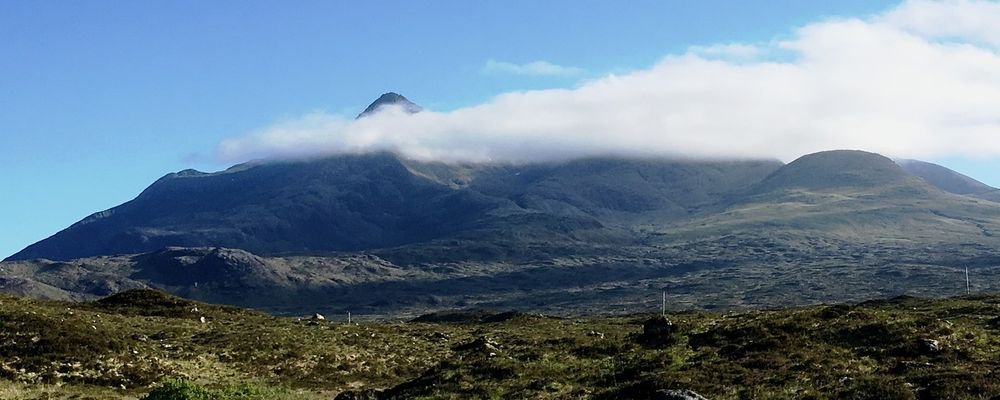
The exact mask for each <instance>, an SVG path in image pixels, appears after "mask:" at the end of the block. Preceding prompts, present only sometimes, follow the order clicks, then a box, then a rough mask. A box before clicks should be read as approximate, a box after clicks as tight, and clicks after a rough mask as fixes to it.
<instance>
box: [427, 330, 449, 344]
mask: <svg viewBox="0 0 1000 400" xmlns="http://www.w3.org/2000/svg"><path fill="white" fill-rule="evenodd" d="M450 338H451V337H450V336H448V334H447V333H443V332H434V333H432V334H431V337H430V339H431V340H433V341H435V342H447V341H448V339H450Z"/></svg>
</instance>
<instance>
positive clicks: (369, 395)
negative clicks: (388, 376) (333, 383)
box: [333, 389, 384, 400]
mask: <svg viewBox="0 0 1000 400" xmlns="http://www.w3.org/2000/svg"><path fill="white" fill-rule="evenodd" d="M383 392H384V391H383V390H382V389H365V390H348V391H346V392H340V394H338V395H337V397H334V398H333V400H378V399H379V398H380V397H382V394H383Z"/></svg>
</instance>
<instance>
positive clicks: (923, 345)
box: [920, 339, 941, 353]
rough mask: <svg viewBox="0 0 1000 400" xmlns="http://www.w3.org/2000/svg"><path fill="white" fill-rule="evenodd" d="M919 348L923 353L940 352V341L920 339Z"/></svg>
mask: <svg viewBox="0 0 1000 400" xmlns="http://www.w3.org/2000/svg"><path fill="white" fill-rule="evenodd" d="M920 350H921V351H923V352H925V353H940V352H941V342H939V341H937V340H934V339H920Z"/></svg>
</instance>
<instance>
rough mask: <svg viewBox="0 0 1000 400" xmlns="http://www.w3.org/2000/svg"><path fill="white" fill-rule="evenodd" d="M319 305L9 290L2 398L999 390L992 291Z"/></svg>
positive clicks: (0, 336) (952, 395)
mask: <svg viewBox="0 0 1000 400" xmlns="http://www.w3.org/2000/svg"><path fill="white" fill-rule="evenodd" d="M327 317H328V318H326V319H322V320H320V319H318V318H317V319H311V318H289V317H273V316H269V315H266V314H262V313H258V312H253V311H247V310H242V309H237V308H231V307H222V306H213V305H208V304H202V303H195V302H191V301H187V300H182V299H180V298H176V297H173V296H170V295H167V294H164V293H162V292H156V291H149V290H137V291H128V292H124V293H121V294H118V295H115V296H112V297H109V298H105V299H102V300H99V301H96V302H88V303H68V302H57V301H43V300H31V299H26V298H21V297H11V296H2V297H0V378H2V380H0V397H3V398H19V399H49V398H56V399H59V398H66V399H69V398H73V399H105V398H123V399H124V398H143V397H144V396H146V394H147V393H149V392H150V391H153V390H157V392H154V393H153V395H150V397H149V398H150V399H162V398H170V399H183V398H219V399H230V398H231V399H237V398H243V399H250V398H317V399H319V398H324V399H328V398H332V397H335V396H337V395H341V396H342V397H341V398H553V399H555V398H594V399H611V398H657V397H656V396H661V397H660V398H668V397H664V396H666V393H667V392H665V391H667V390H691V391H694V392H697V393H698V394H700V395H702V396H705V397H706V398H710V399H739V398H817V399H821V398H856V399H864V398H872V399H875V398H878V399H917V398H919V399H964V398H967V399H990V398H996V396H1000V376H998V372H997V371H998V368H1000V297H997V296H965V297H959V298H949V299H938V300H930V299H918V298H909V297H900V298H893V299H890V300H884V301H873V302H866V303H861V304H857V305H820V306H811V307H804V308H790V309H783V310H772V311H746V312H729V313H718V312H685V313H672V314H668V315H667V318H669V320H670V321H671V322H672V324H667V323H666V322H665V321H664V320H661V319H660V317H658V316H655V317H654V316H653V315H640V314H635V315H628V316H616V317H581V318H556V317H547V316H542V315H536V314H523V313H513V312H509V313H490V312H481V311H463V312H447V313H436V314H428V315H424V316H421V317H419V318H417V319H415V320H412V321H408V322H393V321H377V322H374V321H363V322H357V321H354V323H351V324H348V323H346V321H344V319H346V315H345V316H343V318H341V317H340V316H338V317H336V318H335V317H333V316H330V315H328V316H327ZM202 318H204V321H203V320H202ZM170 391H175V393H172V394H173V395H177V394H178V393H180V392H184V391H187V393H188V394H189V396H188V397H183V396H181V397H167V396H168V395H170V394H171V393H167V392H170ZM345 391H346V392H348V393H343V392H345ZM191 393H201V395H202V397H196V396H195V395H192V394H191ZM350 396H353V397H350ZM363 396H369V397H363Z"/></svg>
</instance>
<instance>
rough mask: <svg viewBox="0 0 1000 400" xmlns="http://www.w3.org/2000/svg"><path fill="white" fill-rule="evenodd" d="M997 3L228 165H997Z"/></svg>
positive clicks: (346, 123)
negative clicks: (603, 160)
mask: <svg viewBox="0 0 1000 400" xmlns="http://www.w3.org/2000/svg"><path fill="white" fill-rule="evenodd" d="M998 49H1000V3H997V2H993V1H973V0H967V1H945V2H938V1H925V0H917V1H908V2H905V3H903V4H901V5H899V6H898V7H896V8H894V9H892V10H889V11H887V12H884V13H882V14H880V15H875V16H870V17H866V18H863V19H862V18H854V19H835V20H826V21H819V22H815V23H812V24H809V25H806V26H803V27H800V28H798V29H796V30H795V31H793V32H792V34H791V35H790V36H789V38H788V39H786V40H780V41H778V40H776V41H774V42H772V43H765V44H754V43H724V44H715V45H711V44H710V45H706V46H699V47H692V48H691V49H690V50H689V51H687V52H685V53H684V54H675V55H668V56H666V57H665V58H663V59H662V60H661V61H660V62H659V63H657V64H656V65H654V66H652V67H650V68H647V69H642V70H637V71H634V72H630V73H625V74H612V75H608V76H605V77H602V78H599V79H595V80H590V81H586V82H583V83H581V84H579V85H578V86H577V87H575V88H571V89H552V90H536V91H524V92H512V93H505V94H501V95H499V96H497V97H495V98H494V99H492V100H491V101H489V102H487V103H484V104H480V105H476V106H471V107H466V108H461V109H457V110H454V111H448V112H434V111H431V110H429V111H424V112H421V113H418V114H412V115H411V114H408V113H405V112H402V111H401V110H394V109H391V108H389V109H387V110H386V111H385V112H382V113H379V114H377V115H374V116H371V117H368V118H362V119H360V120H356V121H355V120H353V119H351V118H350V117H347V116H343V115H334V114H326V113H314V114H309V115H306V116H303V117H301V118H298V119H295V120H290V121H284V122H280V123H277V124H275V125H273V126H270V127H267V128H265V129H262V130H261V131H259V132H257V133H254V134H251V135H249V136H245V137H237V138H232V139H228V140H226V141H224V142H223V143H222V144H221V145H220V146H219V148H218V153H219V156H220V157H221V158H222V159H225V160H227V161H242V160H246V159H251V158H261V157H301V156H316V155H325V154H337V153H350V152H367V151H377V150H391V151H397V152H400V153H402V154H404V155H406V156H408V157H412V158H418V159H432V160H442V161H487V160H493V161H532V160H546V159H558V158H569V157H578V156H588V155H600V154H631V155H667V156H685V157H777V158H781V159H784V160H790V159H793V158H795V157H797V156H800V155H802V154H806V153H810V152H814V151H819V150H826V149H835V148H857V149H866V150H871V151H877V152H881V153H883V154H887V155H892V156H898V157H909V158H925V157H944V156H970V157H975V156H987V157H996V156H1000V106H998V105H1000V53H998Z"/></svg>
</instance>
